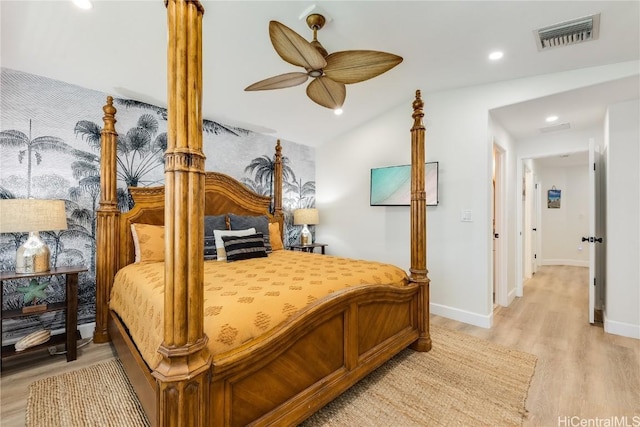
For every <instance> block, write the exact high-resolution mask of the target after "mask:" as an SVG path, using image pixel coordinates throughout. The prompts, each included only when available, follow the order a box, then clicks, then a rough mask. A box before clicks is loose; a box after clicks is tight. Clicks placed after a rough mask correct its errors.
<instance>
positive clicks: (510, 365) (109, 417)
mask: <svg viewBox="0 0 640 427" xmlns="http://www.w3.org/2000/svg"><path fill="white" fill-rule="evenodd" d="M431 338H432V340H433V349H432V350H431V351H430V352H428V353H416V352H414V351H412V350H405V351H403V352H401V353H400V354H398V355H397V356H396V357H394V358H393V359H392V360H390V361H389V362H387V363H386V364H384V365H383V366H381V367H380V368H378V369H377V370H376V371H374V372H373V373H371V374H370V375H369V376H367V377H366V378H364V379H363V380H362V381H360V382H359V383H357V384H356V385H354V386H353V387H352V388H351V389H349V390H347V391H346V392H345V393H343V394H342V395H341V396H339V397H338V398H336V399H335V400H334V401H333V402H331V403H330V404H329V405H327V406H326V407H324V408H323V409H321V410H320V411H319V412H317V413H316V414H314V415H313V416H312V417H311V418H309V419H308V420H306V421H305V422H304V423H303V424H302V426H304V427H315V426H358V427H360V426H404V427H408V426H429V427H430V426H521V425H522V422H523V420H524V417H525V416H526V413H527V411H526V408H525V400H526V397H527V392H528V390H529V384H530V382H531V378H532V376H533V372H534V369H535V365H536V357H535V356H533V355H531V354H527V353H523V352H520V351H516V350H512V349H509V348H506V347H502V346H499V345H496V344H493V343H490V342H488V341H485V340H481V339H478V338H475V337H472V336H469V335H466V334H461V333H458V332H454V331H449V330H447V329H443V328H440V327H436V326H433V325H432V326H431ZM26 425H27V427H36V426H37V427H54V426H55V427H66V426H114V427H115V426H122V427H135V426H148V425H149V423H148V421H147V419H146V417H145V415H144V412H143V411H142V407H141V406H140V403H139V402H138V399H137V398H136V396H135V393H134V392H133V389H132V388H131V386H130V384H129V382H128V380H127V378H126V376H125V374H124V371H123V370H122V365H121V364H120V362H119V361H118V360H117V359H114V360H110V361H107V362H103V363H100V364H97V365H93V366H90V367H88V368H84V369H80V370H78V371H74V372H70V373H67V374H62V375H59V376H55V377H50V378H45V379H42V380H39V381H36V382H34V383H33V384H31V386H30V387H29V400H28V402H27V412H26Z"/></svg>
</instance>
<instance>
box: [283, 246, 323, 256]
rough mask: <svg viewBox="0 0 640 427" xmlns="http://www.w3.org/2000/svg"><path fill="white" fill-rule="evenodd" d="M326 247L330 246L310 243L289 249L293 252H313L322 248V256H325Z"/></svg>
mask: <svg viewBox="0 0 640 427" xmlns="http://www.w3.org/2000/svg"><path fill="white" fill-rule="evenodd" d="M326 246H328V245H327V244H326V243H309V244H308V245H291V246H289V249H290V250H292V251H295V250H298V251H303V252H313V251H314V250H315V248H320V251H321V253H322V255H324V248H325V247H326Z"/></svg>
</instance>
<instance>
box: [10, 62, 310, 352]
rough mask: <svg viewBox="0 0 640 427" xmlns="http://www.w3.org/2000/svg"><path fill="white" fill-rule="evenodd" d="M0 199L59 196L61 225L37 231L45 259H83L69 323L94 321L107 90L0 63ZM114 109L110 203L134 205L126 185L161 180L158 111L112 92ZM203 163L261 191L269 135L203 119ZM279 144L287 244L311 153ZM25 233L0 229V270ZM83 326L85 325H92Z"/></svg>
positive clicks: (21, 329)
mask: <svg viewBox="0 0 640 427" xmlns="http://www.w3.org/2000/svg"><path fill="white" fill-rule="evenodd" d="M0 80H1V81H0V83H1V87H2V97H0V102H1V105H0V198H28V197H34V198H47V199H61V200H64V201H65V206H66V211H67V223H68V229H67V230H62V231H57V232H42V233H41V237H42V238H43V239H44V240H45V241H46V242H47V244H48V245H49V247H50V249H51V265H52V266H58V267H59V266H67V265H83V266H85V267H87V268H88V272H86V273H82V274H81V275H80V277H79V286H78V288H79V290H78V292H79V295H78V298H79V299H78V301H79V308H78V323H79V325H80V326H81V329H82V325H83V324H91V323H92V322H94V319H95V239H96V210H97V209H98V204H99V201H100V169H99V160H100V158H99V156H100V131H101V130H102V127H101V125H102V106H103V105H104V104H105V101H106V97H107V95H112V94H106V93H103V92H99V91H95V90H91V89H88V88H82V87H79V86H75V85H71V84H68V83H65V82H62V81H58V80H52V79H49V78H46V77H42V76H36V75H33V74H28V73H23V72H20V71H16V70H11V69H6V68H2V69H0ZM114 99H115V106H116V108H117V109H118V113H117V119H118V122H117V123H116V130H117V132H118V141H117V144H118V178H119V184H118V203H119V208H120V209H121V210H122V211H126V210H129V209H130V208H131V207H132V206H133V200H131V198H130V196H129V192H128V190H127V189H128V187H131V186H152V185H162V184H163V182H164V158H163V154H164V151H165V149H166V147H167V134H166V128H167V121H166V118H167V115H166V109H164V108H162V107H159V106H155V105H151V104H147V103H144V102H139V101H136V100H130V99H122V98H117V97H115V96H114ZM203 131H204V135H203V146H204V152H205V155H206V157H207V159H206V163H205V167H206V169H207V170H214V171H218V172H222V173H225V174H228V175H230V176H233V177H234V178H236V179H238V180H241V181H242V182H243V183H245V185H247V186H248V187H250V188H251V189H253V190H254V191H256V192H258V193H260V194H263V195H272V194H273V152H274V147H275V144H276V140H277V138H276V137H274V136H270V135H263V134H259V133H256V132H252V131H249V130H246V129H241V128H237V127H233V126H227V125H225V124H222V123H218V122H216V121H212V120H204V121H203ZM281 143H282V146H283V154H284V159H283V171H284V176H283V178H284V206H283V208H284V210H285V221H286V224H285V236H286V238H285V242H284V243H285V245H289V244H291V243H293V242H295V241H296V240H297V238H298V235H299V233H300V230H299V229H298V228H299V227H296V226H293V225H292V222H293V221H292V212H293V209H296V208H299V207H310V206H313V205H314V204H315V152H314V150H313V148H312V147H308V146H305V145H302V144H297V143H294V142H289V141H281ZM26 237H27V235H26V234H25V233H11V234H0V271H5V270H13V269H14V268H15V253H16V249H17V248H18V247H19V246H20V245H21V244H22V243H23V242H24V241H25V239H26ZM63 281H64V277H62V276H58V277H52V278H50V280H49V282H48V284H47V287H46V288H45V289H44V291H45V294H46V296H47V298H46V301H45V302H47V303H52V302H57V301H62V300H63V299H64V284H63ZM22 282H24V281H19V280H18V281H10V282H8V283H5V286H3V289H2V292H3V307H2V308H3V309H5V310H6V309H9V308H12V309H15V308H20V307H22V306H23V304H24V298H23V297H24V295H23V294H22V293H20V292H19V291H18V290H17V288H20V287H24V286H25V283H22ZM42 327H45V328H48V329H53V330H55V329H57V328H63V327H64V320H63V316H62V312H51V313H46V314H42V315H34V316H31V317H28V318H22V319H15V320H5V321H4V322H3V328H2V334H3V342H4V343H5V344H6V343H12V342H13V341H15V340H17V339H18V338H20V337H22V336H24V335H26V334H27V333H29V332H31V331H33V330H35V329H38V328H42ZM90 332H92V328H91V331H90Z"/></svg>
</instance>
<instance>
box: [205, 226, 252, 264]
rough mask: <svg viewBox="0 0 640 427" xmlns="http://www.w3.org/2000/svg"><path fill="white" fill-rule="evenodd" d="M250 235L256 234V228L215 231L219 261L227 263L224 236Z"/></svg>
mask: <svg viewBox="0 0 640 427" xmlns="http://www.w3.org/2000/svg"><path fill="white" fill-rule="evenodd" d="M250 234H256V229H255V228H248V229H246V230H213V235H214V236H215V239H216V252H217V254H218V256H217V259H218V261H226V260H227V253H226V251H225V249H224V241H223V240H222V237H223V236H248V235H250Z"/></svg>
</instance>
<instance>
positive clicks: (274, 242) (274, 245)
mask: <svg viewBox="0 0 640 427" xmlns="http://www.w3.org/2000/svg"><path fill="white" fill-rule="evenodd" d="M269 239H270V241H271V250H272V251H278V250H281V249H284V245H283V244H282V234H281V233H280V223H279V222H270V223H269Z"/></svg>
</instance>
